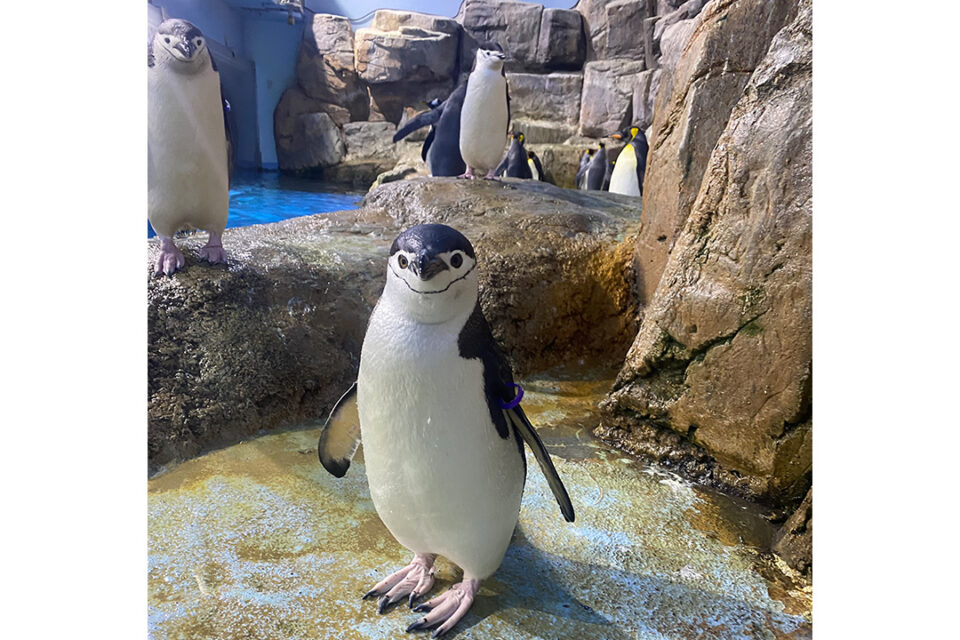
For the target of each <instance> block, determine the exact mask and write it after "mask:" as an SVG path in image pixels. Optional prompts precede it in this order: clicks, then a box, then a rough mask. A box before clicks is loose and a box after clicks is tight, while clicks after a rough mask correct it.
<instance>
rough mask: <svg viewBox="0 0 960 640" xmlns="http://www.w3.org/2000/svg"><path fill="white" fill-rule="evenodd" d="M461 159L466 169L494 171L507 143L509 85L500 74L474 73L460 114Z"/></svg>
mask: <svg viewBox="0 0 960 640" xmlns="http://www.w3.org/2000/svg"><path fill="white" fill-rule="evenodd" d="M460 113H461V115H460V155H462V156H463V161H464V162H466V163H467V166H469V167H472V168H474V169H479V170H481V171H489V170H490V169H493V168H494V167H496V166H497V165H498V164H500V160H501V159H502V158H503V147H504V146H505V145H506V143H507V124H508V123H507V84H506V80H505V79H504V77H503V76H502V75H500V73H499V72H491V71H483V72H478V71H475V72H474V73H473V74H471V75H470V78H469V80H468V82H467V94H466V96H465V97H464V99H463V109H462V111H461V112H460Z"/></svg>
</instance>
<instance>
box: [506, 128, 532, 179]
mask: <svg viewBox="0 0 960 640" xmlns="http://www.w3.org/2000/svg"><path fill="white" fill-rule="evenodd" d="M507 177H508V178H524V179H526V180H529V179H531V178H533V173H531V172H530V165H529V164H528V163H527V151H526V149H524V148H523V143H522V142H520V140H519V139H517V137H516V136H514V138H513V142H511V143H510V150H509V151H507Z"/></svg>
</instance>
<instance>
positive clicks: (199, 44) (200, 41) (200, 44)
mask: <svg viewBox="0 0 960 640" xmlns="http://www.w3.org/2000/svg"><path fill="white" fill-rule="evenodd" d="M202 45H203V39H202V38H197V46H198V47H199V46H202Z"/></svg>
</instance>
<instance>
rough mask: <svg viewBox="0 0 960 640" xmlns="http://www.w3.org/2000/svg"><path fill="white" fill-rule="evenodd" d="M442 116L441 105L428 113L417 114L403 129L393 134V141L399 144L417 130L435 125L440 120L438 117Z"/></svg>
mask: <svg viewBox="0 0 960 640" xmlns="http://www.w3.org/2000/svg"><path fill="white" fill-rule="evenodd" d="M442 115H443V104H441V105H440V106H439V107H437V108H436V109H430V110H429V111H424V112H423V113H420V114H418V115H417V116H416V117H415V118H414V119H413V120H411V121H410V122H408V123H407V124H405V125H404V126H403V129H400V131H397V132H396V133H395V134H393V141H394V142H399V141H400V140H403V139H404V138H406V137H407V136H408V135H410V134H411V133H413V132H414V131H416V130H417V129H422V128H423V127H425V126H427V125H430V124H437V121H438V120H440V116H442Z"/></svg>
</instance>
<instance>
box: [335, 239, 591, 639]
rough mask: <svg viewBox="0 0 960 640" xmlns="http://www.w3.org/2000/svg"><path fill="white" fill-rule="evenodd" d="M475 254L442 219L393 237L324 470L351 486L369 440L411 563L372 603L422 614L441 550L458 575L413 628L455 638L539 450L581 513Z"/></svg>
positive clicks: (508, 531) (496, 561) (560, 495)
mask: <svg viewBox="0 0 960 640" xmlns="http://www.w3.org/2000/svg"><path fill="white" fill-rule="evenodd" d="M477 265H478V262H477V255H476V253H475V252H474V249H473V246H472V245H471V243H470V241H469V240H468V239H467V238H466V237H464V236H463V235H462V234H461V233H460V232H458V231H456V230H455V229H452V228H451V227H448V226H445V225H442V224H423V225H417V226H415V227H411V228H410V229H407V230H406V231H404V232H403V233H401V234H400V235H399V236H397V238H396V239H395V240H394V242H393V245H392V246H391V248H390V257H389V258H388V260H387V267H386V284H385V286H384V288H383V294H382V295H381V296H380V300H379V301H378V302H377V305H376V307H374V310H373V313H372V314H371V316H370V321H369V323H368V325H367V332H366V335H365V337H364V340H363V347H362V349H361V353H360V371H359V374H358V377H357V381H356V382H355V383H354V384H353V385H352V386H351V387H350V389H349V390H348V391H347V392H346V393H345V394H344V395H343V396H342V397H341V398H340V400H339V401H338V402H337V404H336V406H335V407H334V409H333V411H332V412H331V414H330V417H329V418H328V420H327V422H326V424H325V425H324V427H323V430H322V432H321V435H320V439H319V442H318V444H317V452H318V455H319V458H320V462H321V463H322V464H323V466H324V468H325V469H326V470H327V471H328V472H330V473H331V474H332V475H334V476H336V477H338V478H342V477H343V476H344V475H345V474H346V472H347V470H348V469H349V466H350V462H351V459H352V458H353V455H354V454H355V453H356V451H357V448H358V446H359V444H360V440H361V437H362V439H363V447H364V452H363V457H364V461H365V467H366V473H367V481H368V483H369V486H370V496H371V498H372V499H373V505H374V507H375V509H376V511H377V514H378V515H379V516H380V519H381V520H382V521H383V523H384V525H385V526H386V527H387V529H388V530H389V531H390V533H391V534H392V535H393V537H394V538H395V539H396V540H397V542H399V543H400V544H401V545H403V546H404V547H406V548H407V549H409V550H410V551H411V552H412V553H413V559H412V560H411V562H410V564H408V565H407V566H406V567H404V568H402V569H400V570H399V571H396V572H395V573H392V574H391V575H389V576H387V577H386V578H384V579H383V580H381V581H380V582H379V583H377V584H376V585H375V586H374V587H373V588H372V589H371V590H370V591H368V592H367V593H366V595H364V596H363V598H364V599H367V598H377V599H378V602H377V611H378V612H379V613H384V612H385V611H387V609H388V608H390V607H391V606H392V605H394V604H396V603H398V602H400V601H403V600H406V601H407V603H408V605H409V606H410V607H411V608H413V607H414V603H415V602H416V601H417V599H419V598H421V597H423V596H425V595H426V594H427V593H428V592H429V591H430V589H431V588H432V587H433V584H434V577H433V574H434V569H433V565H434V562H435V560H436V558H437V556H438V555H442V556H444V557H445V558H447V559H448V560H450V561H451V562H453V563H454V564H456V565H458V566H459V567H460V568H461V569H463V580H462V581H461V582H459V583H457V584H455V585H453V586H452V587H451V588H450V589H449V590H447V591H446V592H444V593H443V594H441V595H439V596H437V597H435V598H433V599H432V600H430V601H428V602H425V603H423V604H421V605H419V606H417V607H416V608H415V609H414V611H417V612H423V613H424V614H425V615H423V616H421V617H420V618H418V619H416V620H414V621H413V623H412V624H410V625H409V626H408V627H407V628H406V630H407V631H408V632H410V631H418V630H425V629H434V628H435V629H436V631H435V632H434V634H433V637H437V636H441V635H443V634H444V633H446V632H448V631H449V630H450V629H451V628H453V626H454V625H456V624H457V622H458V621H459V620H460V619H461V618H463V616H464V615H465V614H466V612H467V611H468V610H469V609H470V606H471V604H472V603H473V600H474V597H475V595H476V593H477V590H478V589H479V585H480V581H481V580H483V579H485V578H487V577H489V576H491V575H492V574H493V573H494V572H495V571H496V570H497V568H498V567H499V566H500V563H501V562H502V560H503V557H504V554H505V553H506V551H507V547H508V546H509V544H510V539H511V537H512V535H513V532H514V530H515V528H516V526H517V521H518V517H519V511H520V503H521V498H522V496H523V487H524V483H525V481H526V474H527V468H526V458H525V456H524V448H523V447H524V443H526V445H527V446H529V447H530V448H531V450H532V451H533V454H534V457H535V458H536V460H537V462H538V463H539V465H540V469H541V471H542V472H543V474H544V476H545V477H546V479H547V483H548V485H549V486H550V489H551V491H552V492H553V494H554V497H555V498H556V500H557V502H558V504H559V505H560V511H561V513H562V514H563V518H564V519H565V520H566V521H567V522H573V521H574V511H573V505H572V504H571V502H570V497H569V495H568V494H567V491H566V489H565V488H564V486H563V482H562V481H561V480H560V476H559V475H558V474H557V470H556V468H555V467H554V466H553V462H552V461H551V460H550V454H549V453H548V452H547V450H546V448H545V447H544V446H543V443H542V442H541V440H540V438H539V436H538V435H537V432H536V430H535V429H534V428H533V426H532V425H531V424H530V421H529V420H528V419H527V417H526V415H525V414H524V411H523V408H522V406H521V404H520V402H521V400H522V398H523V390H522V389H521V388H520V386H519V385H517V384H515V383H514V381H513V374H512V372H511V371H510V366H509V365H508V364H507V362H506V360H505V358H504V357H503V355H502V354H501V352H500V350H499V349H498V347H497V345H496V342H495V340H494V338H493V334H492V333H491V330H490V326H489V325H488V324H487V321H486V320H485V319H484V316H483V311H482V309H481V307H480V302H479V287H478V282H479V278H478V272H477Z"/></svg>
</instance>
